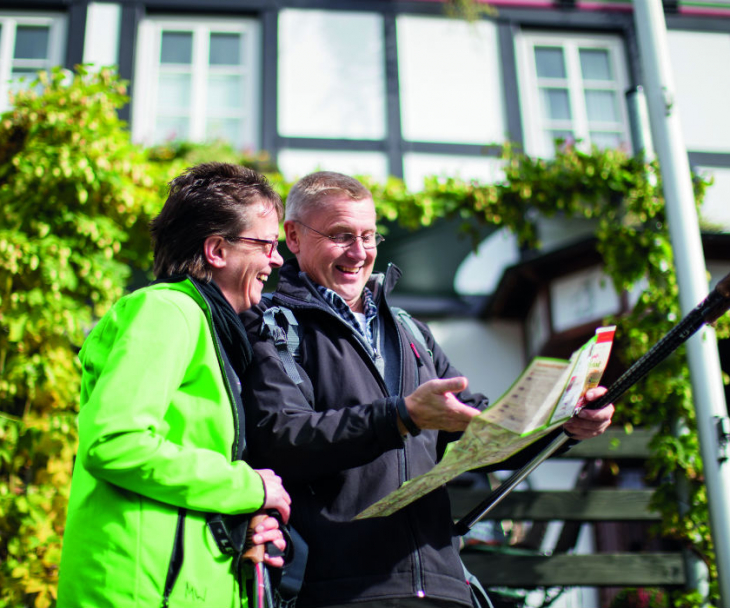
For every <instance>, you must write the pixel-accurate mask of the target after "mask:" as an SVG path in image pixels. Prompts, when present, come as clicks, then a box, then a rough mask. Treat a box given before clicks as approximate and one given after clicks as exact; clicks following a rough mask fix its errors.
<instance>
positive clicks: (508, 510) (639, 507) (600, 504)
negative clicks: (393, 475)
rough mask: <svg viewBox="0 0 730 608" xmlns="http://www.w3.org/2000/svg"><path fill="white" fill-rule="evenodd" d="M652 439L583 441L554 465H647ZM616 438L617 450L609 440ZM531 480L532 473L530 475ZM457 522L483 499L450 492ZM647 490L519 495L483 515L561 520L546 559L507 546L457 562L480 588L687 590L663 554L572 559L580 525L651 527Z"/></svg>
mask: <svg viewBox="0 0 730 608" xmlns="http://www.w3.org/2000/svg"><path fill="white" fill-rule="evenodd" d="M650 438H651V433H650V432H648V431H635V432H634V433H632V434H631V435H627V434H625V433H624V432H623V431H622V430H617V431H613V430H611V431H609V432H607V433H606V434H604V435H603V436H602V437H599V438H596V439H592V440H590V441H586V442H583V443H581V444H579V445H577V446H575V447H574V448H573V449H572V450H570V451H569V452H568V453H567V454H565V455H563V456H560V457H559V458H570V459H588V460H589V461H590V460H591V459H598V458H601V459H603V458H610V459H613V460H616V461H619V463H620V461H626V460H634V461H636V460H644V459H646V457H647V456H648V447H647V446H648V442H649V440H650ZM615 439H618V442H616V443H618V445H614V443H615V442H614V440H615ZM533 475H534V473H533ZM449 492H450V494H451V501H452V509H453V514H454V518H455V519H458V518H459V517H461V516H462V515H463V514H465V513H467V512H468V511H469V510H470V509H471V508H473V507H474V506H475V505H476V504H478V503H479V502H480V501H481V500H483V499H484V497H485V493H484V491H482V492H480V493H477V492H474V491H473V490H469V489H464V488H461V487H450V488H449ZM651 494H652V490H651V489H649V488H647V489H638V490H634V489H631V490H624V489H612V488H596V487H587V488H582V489H575V490H570V491H520V490H515V491H513V492H512V493H511V494H509V495H507V496H506V497H505V498H504V499H503V500H502V502H500V503H499V504H498V505H497V506H496V507H495V508H494V509H493V510H492V511H490V512H489V513H488V515H487V517H488V519H491V520H513V521H515V520H522V521H531V522H550V521H562V522H565V523H564V524H563V533H562V534H561V535H560V538H559V539H558V541H557V543H556V545H555V546H554V547H553V548H552V550H551V553H550V554H549V555H545V554H541V553H540V552H539V551H538V550H537V549H535V548H533V549H532V550H519V549H514V548H511V547H505V546H496V547H493V548H490V547H483V548H480V549H479V550H469V549H466V550H464V551H463V552H462V557H463V559H464V563H465V564H466V566H467V568H468V569H469V570H470V571H471V572H472V573H473V574H474V575H476V576H477V578H478V579H479V580H480V581H481V583H482V584H483V585H484V586H485V587H494V586H499V587H513V588H520V589H530V588H537V587H553V586H554V587H560V586H566V587H569V586H581V587H672V586H680V585H684V583H685V570H684V565H683V558H682V554H681V552H679V551H676V552H667V551H656V552H649V551H644V552H621V553H594V554H588V555H583V554H581V555H577V554H573V553H569V552H568V551H570V550H571V549H572V548H573V547H574V545H575V541H576V539H577V535H578V529H579V527H580V525H581V524H582V523H595V522H655V521H657V520H658V519H659V516H658V514H657V513H655V512H653V511H652V510H651V508H650V506H649V501H650V497H651Z"/></svg>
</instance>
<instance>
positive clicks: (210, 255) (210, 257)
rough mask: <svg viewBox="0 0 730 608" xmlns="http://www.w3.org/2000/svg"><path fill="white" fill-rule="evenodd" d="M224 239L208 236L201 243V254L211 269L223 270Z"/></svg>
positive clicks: (224, 260) (217, 236) (224, 258)
mask: <svg viewBox="0 0 730 608" xmlns="http://www.w3.org/2000/svg"><path fill="white" fill-rule="evenodd" d="M226 253H227V250H226V247H225V239H224V238H223V237H222V236H220V235H218V234H216V235H214V236H209V237H208V238H207V239H205V242H204V243H203V254H204V255H205V259H206V260H207V262H208V264H210V265H211V266H212V267H213V268H223V267H224V266H225V265H226Z"/></svg>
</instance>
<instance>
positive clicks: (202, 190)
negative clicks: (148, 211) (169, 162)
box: [150, 162, 284, 282]
mask: <svg viewBox="0 0 730 608" xmlns="http://www.w3.org/2000/svg"><path fill="white" fill-rule="evenodd" d="M169 186H170V192H169V195H168V197H167V200H166V201H165V204H164V206H163V207H162V211H160V214H159V215H158V216H157V217H156V218H155V219H153V220H152V222H151V223H150V233H151V235H152V240H153V243H154V258H155V262H154V273H155V276H156V277H157V278H158V279H159V278H164V277H170V276H173V275H180V274H188V275H190V276H192V277H195V278H196V279H199V280H202V281H206V282H207V281H210V280H211V278H212V275H211V269H210V267H209V266H208V263H207V261H206V259H205V255H204V252H203V244H204V243H205V240H206V239H207V238H208V237H209V236H214V235H216V234H220V235H222V236H236V235H238V234H240V233H241V232H243V231H244V230H246V229H247V228H249V227H250V225H251V220H252V218H251V215H250V209H251V208H252V207H254V206H255V205H256V204H257V203H263V204H264V205H270V207H271V209H272V210H273V211H275V212H276V214H277V217H278V219H279V221H281V219H282V216H283V213H284V211H283V205H282V202H281V197H280V196H279V195H278V194H277V192H276V191H275V190H274V189H273V188H272V187H271V184H270V183H269V182H268V180H267V179H266V178H265V177H264V176H263V175H261V174H259V173H257V172H256V171H254V170H253V169H249V168H247V167H243V166H241V165H233V164H230V163H216V162H213V163H203V164H200V165H196V166H195V167H191V168H189V169H187V170H186V171H185V172H184V173H183V174H181V175H179V176H178V177H176V178H175V179H173V180H172V181H171V182H170V184H169Z"/></svg>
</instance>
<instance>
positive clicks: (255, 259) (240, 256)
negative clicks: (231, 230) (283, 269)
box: [211, 203, 284, 313]
mask: <svg viewBox="0 0 730 608" xmlns="http://www.w3.org/2000/svg"><path fill="white" fill-rule="evenodd" d="M250 217H251V225H250V226H249V227H248V228H247V229H246V230H244V231H243V232H242V233H241V234H240V235H238V236H239V237H246V238H250V239H257V240H261V241H272V240H274V239H277V238H278V237H279V221H278V218H277V215H276V212H275V211H274V208H273V207H271V206H270V205H266V204H263V203H259V204H257V205H254V206H253V208H252V209H251V211H250ZM211 238H213V237H211ZM216 238H220V239H221V241H220V245H219V247H220V249H219V251H220V256H221V259H222V260H223V263H222V265H221V266H219V267H217V268H215V269H214V271H213V280H214V281H215V282H216V284H217V285H218V287H220V290H221V291H222V292H223V295H224V296H225V297H226V300H228V302H229V303H230V304H231V306H233V309H234V310H235V311H236V312H239V313H240V312H243V311H244V310H247V309H248V308H251V306H255V305H256V304H258V303H259V302H260V301H261V293H262V291H263V288H264V284H265V283H266V281H267V280H268V278H269V275H271V272H272V270H273V269H274V268H279V267H280V266H281V265H282V264H283V262H284V260H283V258H282V257H281V255H280V254H279V252H278V251H277V250H276V249H274V250H273V251H272V252H271V257H269V252H270V251H271V246H270V244H268V243H258V242H253V241H246V240H239V241H230V240H226V239H225V238H224V237H216Z"/></svg>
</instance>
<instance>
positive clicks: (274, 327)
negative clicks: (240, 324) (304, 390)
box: [261, 306, 302, 384]
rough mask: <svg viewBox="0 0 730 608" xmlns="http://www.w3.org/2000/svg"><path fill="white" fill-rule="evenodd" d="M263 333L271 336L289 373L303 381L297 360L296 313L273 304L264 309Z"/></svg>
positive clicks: (298, 382) (298, 380) (293, 378)
mask: <svg viewBox="0 0 730 608" xmlns="http://www.w3.org/2000/svg"><path fill="white" fill-rule="evenodd" d="M261 335H262V336H264V337H267V338H268V337H270V338H271V339H272V340H273V341H274V345H275V346H276V352H277V353H278V354H279V359H281V363H282V364H283V365H284V369H285V370H286V373H287V375H288V376H289V377H290V378H291V379H292V380H293V381H294V382H295V383H296V384H301V383H302V377H301V376H300V375H299V372H298V371H297V366H296V363H295V361H297V360H298V359H299V324H298V323H297V320H296V317H295V316H294V313H293V312H292V311H291V310H289V309H288V308H285V307H283V306H272V307H271V308H267V309H266V310H265V311H264V316H263V323H262V325H261Z"/></svg>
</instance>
